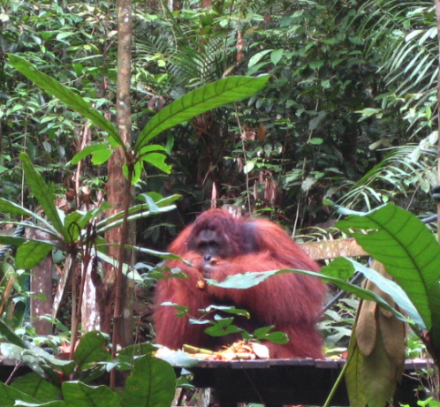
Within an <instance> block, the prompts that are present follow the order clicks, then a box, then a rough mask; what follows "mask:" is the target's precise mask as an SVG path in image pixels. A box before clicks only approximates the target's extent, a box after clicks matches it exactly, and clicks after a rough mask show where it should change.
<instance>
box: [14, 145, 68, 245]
mask: <svg viewBox="0 0 440 407" xmlns="http://www.w3.org/2000/svg"><path fill="white" fill-rule="evenodd" d="M19 158H20V160H21V162H22V163H23V170H24V174H25V176H26V181H27V183H28V185H29V188H30V189H31V191H32V193H33V194H34V195H35V197H36V198H37V200H38V203H39V204H40V205H41V206H42V207H43V210H44V213H45V214H46V216H47V219H48V220H49V221H50V222H51V225H52V227H53V228H54V229H55V230H56V231H57V232H58V233H60V234H62V235H63V237H64V239H65V240H66V242H68V236H67V235H65V234H64V228H63V223H62V221H61V218H60V216H59V214H58V210H57V208H56V206H55V203H54V202H55V196H54V194H53V193H52V190H51V189H50V188H49V186H48V185H47V184H46V183H45V182H44V179H43V177H42V176H41V175H40V174H39V173H38V172H37V171H35V168H34V166H33V165H32V163H31V160H30V159H29V157H28V155H27V154H25V153H20V155H19Z"/></svg>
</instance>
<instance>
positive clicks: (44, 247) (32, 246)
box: [15, 240, 53, 270]
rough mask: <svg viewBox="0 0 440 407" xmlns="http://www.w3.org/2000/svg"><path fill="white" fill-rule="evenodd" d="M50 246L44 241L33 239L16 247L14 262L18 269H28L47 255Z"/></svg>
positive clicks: (50, 248)
mask: <svg viewBox="0 0 440 407" xmlns="http://www.w3.org/2000/svg"><path fill="white" fill-rule="evenodd" d="M52 247H53V246H51V245H48V244H46V243H42V242H37V241H34V240H31V241H28V242H26V243H23V244H22V245H21V246H20V247H19V248H18V249H17V255H16V256H15V264H16V266H17V267H18V268H20V269H24V270H30V269H32V268H33V267H35V266H36V265H37V264H39V263H40V262H41V261H42V260H43V259H45V258H46V257H47V256H48V254H49V253H50V252H51V250H52Z"/></svg>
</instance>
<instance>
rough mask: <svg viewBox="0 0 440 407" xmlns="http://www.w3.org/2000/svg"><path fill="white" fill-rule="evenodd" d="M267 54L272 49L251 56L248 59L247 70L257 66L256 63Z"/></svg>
mask: <svg viewBox="0 0 440 407" xmlns="http://www.w3.org/2000/svg"><path fill="white" fill-rule="evenodd" d="M269 52H272V49H265V50H264V51H261V52H258V53H256V54H255V55H252V57H251V58H250V59H249V63H248V68H252V67H253V66H254V65H255V64H258V62H260V59H261V58H263V57H264V56H265V55H266V54H268V53H269Z"/></svg>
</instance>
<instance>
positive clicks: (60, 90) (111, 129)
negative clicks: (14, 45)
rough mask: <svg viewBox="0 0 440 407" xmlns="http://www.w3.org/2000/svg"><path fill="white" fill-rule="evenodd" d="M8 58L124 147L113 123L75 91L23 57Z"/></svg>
mask: <svg viewBox="0 0 440 407" xmlns="http://www.w3.org/2000/svg"><path fill="white" fill-rule="evenodd" d="M8 58H9V62H10V63H11V65H12V66H13V67H14V68H16V69H18V70H19V71H20V72H21V73H22V74H23V75H24V76H26V77H27V78H29V79H30V80H31V81H32V82H34V83H35V84H36V85H38V86H39V87H40V88H42V89H44V90H45V91H46V92H48V93H50V94H51V95H53V96H55V97H57V98H58V99H60V100H61V101H62V102H63V103H65V104H66V105H67V106H69V107H70V108H71V109H73V110H75V111H76V112H78V113H79V114H81V115H82V116H84V117H86V118H88V119H89V120H91V121H92V123H93V124H95V125H96V126H98V127H99V128H100V129H102V130H104V131H105V132H106V133H107V134H108V135H109V137H110V138H111V139H112V140H113V141H114V143H113V144H116V145H120V146H122V147H123V148H125V146H124V142H123V140H122V138H121V136H120V135H119V133H118V131H117V130H116V128H115V126H114V125H113V123H111V122H110V121H108V120H107V119H106V118H105V117H104V116H103V115H102V114H101V113H99V112H98V111H97V110H96V109H94V108H93V107H92V106H91V105H90V104H89V103H87V102H86V101H85V100H84V99H83V98H81V97H80V96H79V95H77V94H76V93H73V92H72V91H71V90H70V89H69V88H67V87H66V86H64V85H62V84H61V83H59V82H58V81H56V80H55V79H53V78H51V77H50V76H48V75H46V74H44V73H42V72H39V71H38V70H37V69H36V68H35V67H34V66H33V65H32V64H31V63H29V62H27V61H26V60H25V59H23V58H20V57H18V56H16V55H13V54H8ZM116 145H114V146H116Z"/></svg>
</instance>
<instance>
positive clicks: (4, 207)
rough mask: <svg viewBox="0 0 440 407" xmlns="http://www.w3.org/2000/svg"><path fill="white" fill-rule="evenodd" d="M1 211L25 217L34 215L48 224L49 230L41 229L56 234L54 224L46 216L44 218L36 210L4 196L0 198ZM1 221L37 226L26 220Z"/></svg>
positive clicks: (33, 216)
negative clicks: (31, 209)
mask: <svg viewBox="0 0 440 407" xmlns="http://www.w3.org/2000/svg"><path fill="white" fill-rule="evenodd" d="M0 213H9V214H11V215H22V216H24V217H29V216H30V217H32V218H35V219H37V220H38V221H39V222H41V223H42V224H44V225H46V226H47V227H48V228H49V230H46V229H43V228H39V229H40V230H43V231H44V232H46V233H49V234H56V230H55V229H54V228H53V227H52V225H51V224H50V223H49V222H48V221H47V220H46V219H44V218H42V217H41V216H39V215H38V214H36V213H35V212H32V211H30V210H29V209H26V208H23V207H22V206H20V205H17V204H15V203H14V202H11V201H8V200H6V199H4V198H0ZM1 223H7V224H10V225H17V226H25V227H28V226H31V227H36V226H32V225H29V224H27V223H24V222H9V221H8V222H1Z"/></svg>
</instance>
